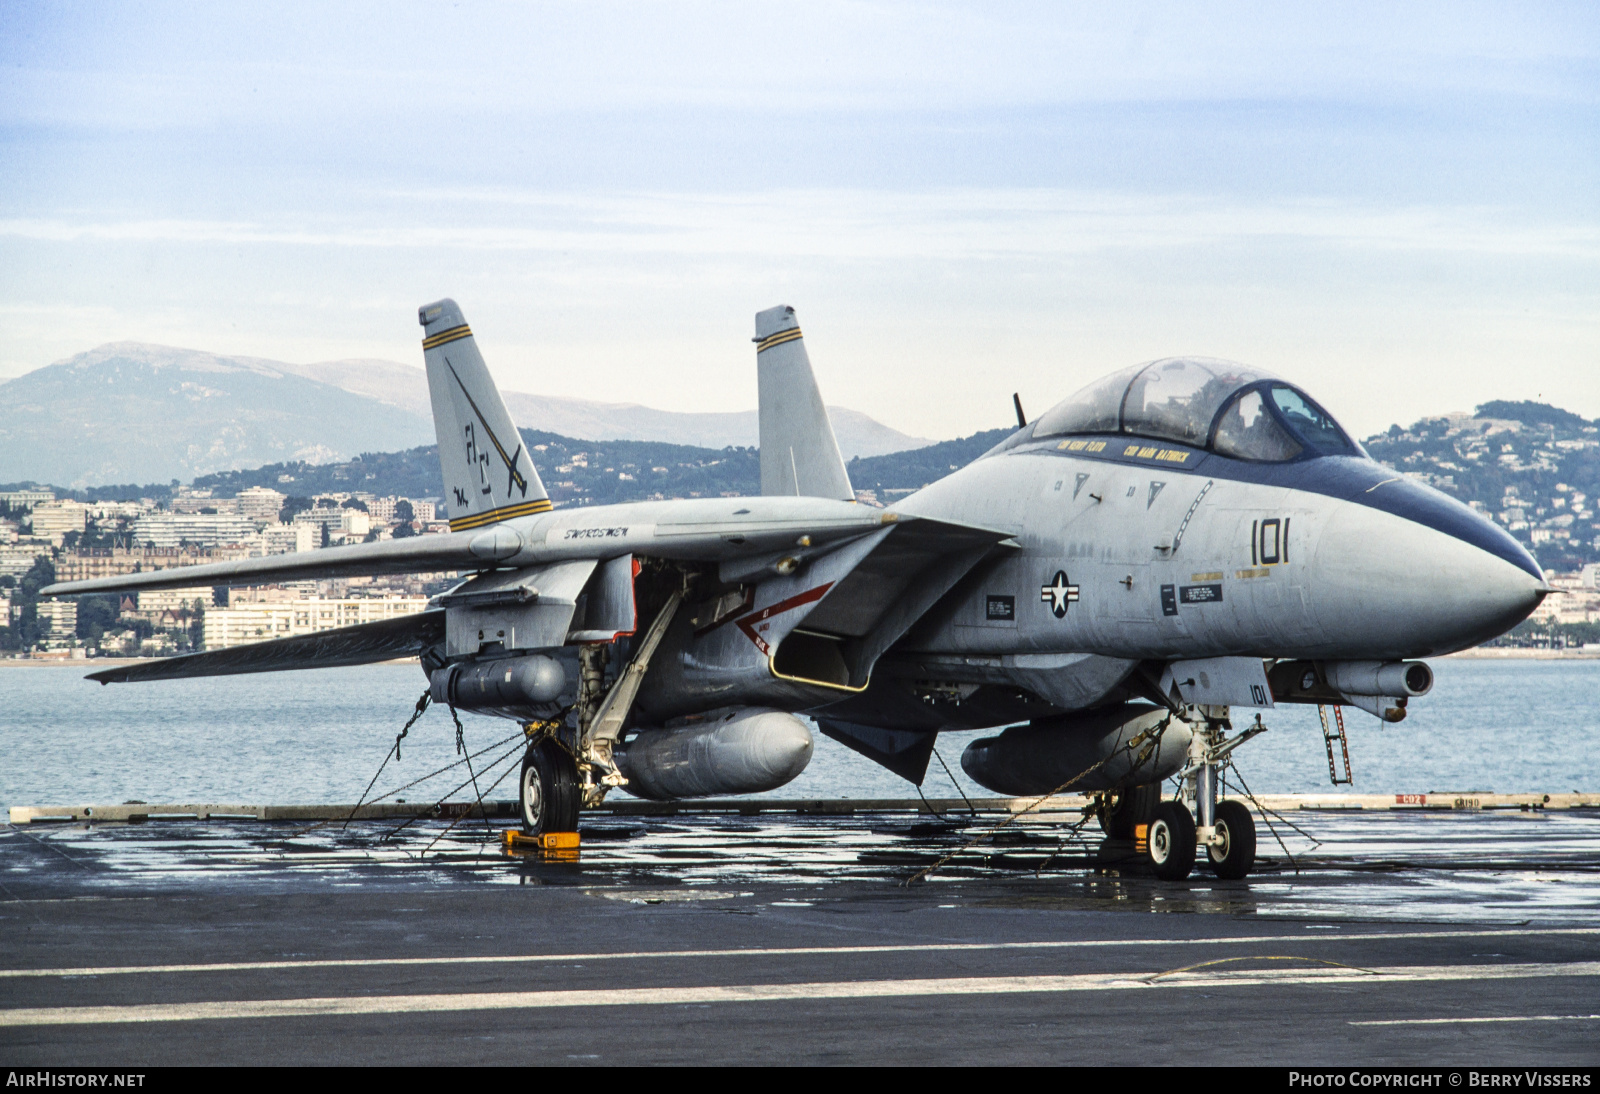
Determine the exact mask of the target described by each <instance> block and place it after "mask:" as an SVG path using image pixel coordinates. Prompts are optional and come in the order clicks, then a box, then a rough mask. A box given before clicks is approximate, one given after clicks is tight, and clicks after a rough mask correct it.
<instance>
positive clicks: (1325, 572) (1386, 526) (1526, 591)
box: [1311, 498, 1550, 658]
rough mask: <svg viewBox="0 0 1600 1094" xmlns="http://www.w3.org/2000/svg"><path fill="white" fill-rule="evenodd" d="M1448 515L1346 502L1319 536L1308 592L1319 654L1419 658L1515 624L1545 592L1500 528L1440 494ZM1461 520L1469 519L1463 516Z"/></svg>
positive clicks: (1495, 634) (1539, 576) (1526, 560)
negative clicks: (1324, 648) (1320, 639)
mask: <svg viewBox="0 0 1600 1094" xmlns="http://www.w3.org/2000/svg"><path fill="white" fill-rule="evenodd" d="M1439 500H1441V501H1447V502H1448V504H1449V505H1450V506H1451V507H1452V511H1450V512H1448V513H1446V514H1445V515H1447V516H1448V517H1450V520H1449V521H1443V520H1439V519H1433V520H1430V522H1429V523H1430V524H1432V525H1439V524H1444V525H1445V527H1443V528H1440V527H1437V526H1434V527H1430V526H1429V524H1424V523H1422V522H1421V521H1419V520H1416V519H1408V518H1407V517H1404V516H1400V515H1398V514H1395V513H1392V512H1384V511H1382V510H1379V509H1376V508H1372V507H1369V506H1366V505H1361V504H1350V503H1347V504H1345V505H1343V506H1341V507H1340V508H1339V509H1338V510H1337V511H1336V512H1335V513H1334V514H1333V515H1332V517H1331V518H1330V519H1329V521H1328V524H1327V525H1326V526H1325V528H1324V530H1323V534H1322V536H1321V538H1320V540H1319V543H1318V547H1317V554H1316V560H1315V565H1314V567H1313V572H1314V574H1315V578H1314V581H1313V588H1312V591H1311V595H1312V599H1313V602H1314V603H1315V605H1316V615H1317V618H1318V622H1319V624H1320V629H1321V631H1322V634H1323V636H1324V638H1325V639H1326V640H1328V644H1329V646H1330V647H1337V648H1330V649H1329V650H1328V652H1326V653H1325V654H1323V656H1327V657H1396V658H1405V657H1426V656H1430V655H1436V654H1442V653H1450V652H1453V651H1455V650H1462V649H1467V648H1469V647H1472V646H1476V645H1479V644H1480V643H1483V642H1487V641H1488V640H1489V639H1491V638H1496V637H1498V636H1499V635H1502V634H1504V633H1505V632H1506V631H1508V630H1510V629H1511V628H1512V627H1515V626H1516V625H1517V624H1518V623H1520V622H1522V621H1523V620H1524V619H1526V618H1527V617H1528V614H1529V613H1530V612H1532V611H1533V609H1534V608H1536V607H1538V606H1539V602H1540V601H1542V600H1543V599H1544V597H1545V595H1546V594H1547V593H1548V592H1549V591H1550V590H1549V586H1548V585H1547V584H1546V583H1545V580H1544V576H1543V574H1542V573H1540V571H1539V567H1538V565H1537V563H1535V562H1534V561H1533V559H1532V558H1531V557H1529V556H1528V554H1527V552H1526V551H1524V550H1523V549H1522V548H1521V546H1520V545H1519V544H1517V543H1516V541H1515V540H1513V539H1511V537H1510V536H1509V535H1507V534H1506V533H1505V532H1503V531H1502V530H1500V529H1499V528H1497V527H1495V526H1494V525H1492V524H1490V523H1489V522H1488V521H1485V520H1484V519H1483V518H1482V517H1480V516H1478V514H1476V513H1473V512H1472V511H1471V510H1468V509H1466V507H1465V506H1461V505H1459V504H1458V503H1456V502H1454V501H1449V499H1444V498H1440V499H1439ZM1469 521H1470V523H1469Z"/></svg>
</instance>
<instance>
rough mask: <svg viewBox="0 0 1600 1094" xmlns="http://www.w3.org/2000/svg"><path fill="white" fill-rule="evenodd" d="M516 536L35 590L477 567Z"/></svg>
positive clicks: (458, 536) (451, 535)
mask: <svg viewBox="0 0 1600 1094" xmlns="http://www.w3.org/2000/svg"><path fill="white" fill-rule="evenodd" d="M521 547H522V541H521V540H520V539H518V538H517V536H516V535H515V534H514V533H512V532H510V531H508V530H506V529H498V528H497V529H486V530H484V531H481V532H448V533H444V534H442V535H429V536H412V537H410V538H409V539H390V540H382V541H380V542H377V543H355V544H352V545H350V546H349V547H327V548H324V549H322V550H320V551H299V552H296V553H293V554H286V555H266V556H264V557H262V558H242V559H239V560H238V561H236V562H211V563H207V564H206V565H204V566H174V567H172V568H171V569H167V570H150V571H147V572H145V573H138V574H122V575H119V576H117V577H97V578H94V579H92V580H90V581H63V582H59V583H57V584H55V585H47V586H45V587H44V588H43V589H41V590H39V595H41V596H81V595H84V594H87V593H120V592H132V591H135V590H138V589H187V588H190V587H192V586H195V585H270V584H273V583H274V582H279V581H312V580H318V579H321V578H330V577H367V576H371V575H375V574H421V573H437V572H441V571H445V570H481V569H485V568H487V567H489V566H492V565H494V563H495V562H496V561H498V560H500V559H504V558H509V557H511V556H512V555H514V554H516V553H517V551H519V550H520V549H521Z"/></svg>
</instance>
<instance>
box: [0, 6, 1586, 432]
mask: <svg viewBox="0 0 1600 1094" xmlns="http://www.w3.org/2000/svg"><path fill="white" fill-rule="evenodd" d="M4 10H5V12H6V17H7V31H6V34H5V35H4V36H3V37H0V379H3V378H6V377H11V376H17V375H21V374H22V373H25V372H28V371H30V370H32V369H35V368H38V367H41V366H43V365H46V364H49V363H51V362H53V361H56V360H59V359H62V358H65V357H68V356H70V355H72V354H74V353H78V352H81V351H83V350H86V349H89V348H91V347H93V346H96V345H99V344H101V343H104V342H111V341H121V340H136V341H145V342H157V343H164V344H168V345H177V346H186V347H191V348H197V349H203V350H209V351H212V352H217V353H226V354H238V355H247V356H256V357H267V358H275V359H280V360H289V361H297V362H311V361H319V360H331V359H339V358H351V357H374V358H385V359H389V360H396V361H403V362H408V363H412V364H416V365H418V366H420V364H421V357H422V355H421V348H420V344H419V341H418V339H419V334H420V328H419V327H418V326H417V325H416V318H415V316H416V308H417V307H418V305H420V304H423V303H426V302H429V301H432V300H435V299H438V298H439V297H443V296H450V297H454V298H455V299H456V300H457V301H459V302H460V304H461V305H462V308H463V310H464V311H465V313H466V315H467V317H468V319H469V321H470V322H471V324H472V326H473V329H474V331H475V333H476V334H477V335H478V340H479V344H480V347H481V348H482V349H483V350H484V353H485V356H486V358H487V359H488V362H489V365H490V368H491V370H492V371H493V372H494V374H495V375H496V377H497V378H498V380H499V382H500V383H501V385H502V386H503V387H506V388H507V389H514V390H521V391H530V392H535V393H539V394H546V395H564V396H574V397H580V398H589V399H598V400H604V401H615V402H638V403H644V404H647V405H650V406H656V407H660V408H664V409H670V410H738V409H746V408H749V407H753V406H754V404H755V369H754V353H753V347H752V346H751V344H750V336H751V333H752V330H753V314H754V313H755V312H756V311H758V310H761V309H763V308H766V307H769V306H771V305H773V304H777V303H787V304H791V305H793V306H794V307H795V308H796V309H797V311H798V314H799V317H800V320H801V324H802V327H803V329H804V330H805V331H806V336H807V337H806V342H807V346H808V348H809V350H810V353H811V358H812V362H813V365H814V368H815V370H816V373H817V376H818V379H819V382H820V383H821V385H822V388H823V392H824V395H825V397H826V398H827V400H828V401H829V402H830V403H834V404H839V405H844V406H850V407H853V408H856V409H858V410H862V411H865V412H866V413H869V414H871V415H873V416H874V417H877V418H878V419H880V420H881V421H884V422H885V423H887V424H889V425H892V426H894V427H896V428H898V429H901V430H903V431H905V432H907V433H910V434H913V435H918V436H925V437H948V436H956V435H962V434H966V433H971V432H973V431H975V430H979V429H986V428H992V427H994V426H997V425H1003V424H1005V423H1006V422H1007V421H1008V420H1010V419H1011V415H1012V412H1011V407H1010V398H1011V393H1012V392H1013V391H1016V392H1019V393H1020V395H1021V398H1022V401H1023V405H1024V407H1025V408H1026V409H1027V411H1028V413H1029V414H1030V416H1031V415H1035V414H1038V413H1041V412H1042V411H1043V410H1045V409H1046V408H1047V407H1048V406H1049V405H1050V404H1052V403H1054V402H1056V401H1057V400H1059V399H1061V398H1064V397H1066V396H1067V395H1069V394H1071V393H1072V392H1073V391H1075V390H1077V389H1078V388H1080V387H1082V386H1084V385H1085V384H1088V383H1090V382H1091V381H1093V380H1094V379H1095V378H1096V377H1097V376H1099V375H1101V374H1104V373H1107V372H1110V371H1112V370H1115V369H1118V368H1122V367H1124V366H1126V365H1129V364H1132V363H1134V362H1137V361H1142V360H1149V359H1152V358H1156V357H1162V356H1169V355H1175V354H1185V353H1193V354H1201V355H1206V356H1213V357H1224V358H1232V359H1235V360H1240V361H1244V362H1247V363H1249V364H1251V365H1254V366H1256V367H1258V368H1263V369H1268V370H1271V371H1274V372H1277V373H1279V374H1280V375H1283V376H1286V377H1288V378H1289V379H1291V380H1293V381H1296V382H1298V383H1300V384H1301V385H1302V386H1304V387H1306V388H1307V389H1308V390H1309V391H1310V392H1311V393H1312V394H1313V395H1314V396H1316V397H1317V398H1318V399H1320V400H1321V401H1322V402H1324V403H1325V404H1326V405H1327V406H1328V408H1329V409H1330V410H1331V411H1332V412H1333V413H1334V414H1335V415H1336V416H1338V417H1339V418H1341V419H1342V420H1343V421H1344V422H1345V423H1346V424H1347V425H1348V426H1349V427H1350V428H1351V429H1352V430H1353V431H1356V432H1358V433H1360V434H1366V433H1370V432H1375V431H1377V430H1379V429H1382V428H1386V427H1387V426H1388V425H1389V424H1390V423H1391V422H1400V423H1402V424H1404V423H1409V422H1411V421H1413V420H1415V419H1416V418H1418V417H1421V416H1423V415H1425V414H1434V413H1443V412H1446V411H1452V410H1469V409H1471V408H1472V407H1473V406H1474V405H1476V404H1477V403H1479V402H1482V401H1485V400H1488V399H1493V398H1508V399H1539V400H1543V401H1549V402H1553V403H1555V404H1557V405H1560V406H1564V407H1567V408H1569V409H1572V410H1576V411H1578V412H1579V413H1582V414H1584V415H1585V416H1588V417H1596V416H1600V110H1597V99H1600V9H1597V8H1596V7H1595V6H1594V5H1592V4H1582V3H1578V4H1528V3H1521V4H1473V3H1461V2H1455V3H1448V4H1429V3H1414V4H1405V5H1395V4H1391V3H1373V4H1318V5H1309V4H1267V3H1206V4H1198V3H1195V4H1163V3H1153V4H1142V3H1126V4H1115V5H1111V4H1104V3H1095V4H1078V5H1073V4H1066V3H1046V4H1004V3H985V4H964V5H944V4H900V3H837V2H825V0H811V2H808V3H804V4H795V5H784V4H765V5H756V4H749V3H738V4H726V5H722V4H713V3H703V4H692V5H691V4H682V5H669V4H662V3H643V4H607V3H595V2H585V3H574V4H563V3H552V4H535V3H526V4H515V5H504V6H502V5H495V4H471V3H462V4H421V5H408V4H403V3H395V2H386V3H382V4H372V5H358V4H340V3H318V4H305V5H299V4H262V5H241V4H234V5H218V4H193V5H165V4H160V3H144V4H138V5H125V6H113V5H102V4H88V3H84V4H73V3H50V4H43V3H41V4H32V3H26V2H19V0H8V3H7V4H6V5H5V8H4ZM519 424H521V425H524V426H530V427H537V426H538V425H539V423H537V422H522V423H519Z"/></svg>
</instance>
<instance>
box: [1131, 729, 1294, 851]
mask: <svg viewBox="0 0 1600 1094" xmlns="http://www.w3.org/2000/svg"><path fill="white" fill-rule="evenodd" d="M1192 709H1194V711H1195V713H1196V715H1198V716H1199V717H1200V718H1203V719H1204V728H1203V729H1202V728H1199V727H1197V731H1196V732H1195V734H1194V736H1193V737H1192V738H1191V740H1190V743H1189V763H1188V766H1187V767H1185V768H1184V770H1183V771H1181V772H1179V774H1178V778H1180V779H1181V780H1182V781H1183V793H1182V797H1181V799H1178V800H1171V801H1164V802H1162V803H1161V804H1160V805H1159V806H1157V807H1156V809H1155V812H1154V813H1153V814H1152V816H1151V819H1150V823H1149V825H1148V826H1147V827H1146V828H1145V834H1144V837H1143V838H1142V839H1141V840H1140V850H1142V851H1143V852H1144V853H1145V855H1146V856H1147V857H1148V859H1149V863H1150V866H1151V868H1152V870H1153V871H1154V872H1155V875H1156V876H1157V877H1159V878H1161V879H1162V880H1164V881H1179V880H1182V879H1183V878H1186V877H1188V876H1189V874H1190V872H1191V871H1192V870H1193V869H1194V864H1195V859H1196V857H1197V855H1198V850H1199V848H1200V847H1204V848H1205V851H1206V865H1207V866H1208V867H1210V869H1211V872H1212V873H1213V874H1215V875H1216V876H1217V877H1219V878H1223V879H1226V880H1237V879H1239V878H1243V877H1247V876H1248V875H1249V873H1250V871H1251V870H1252V869H1253V868H1254V867H1255V863H1256V825H1255V818H1254V817H1252V816H1251V815H1250V810H1249V808H1248V807H1246V806H1245V804H1244V803H1243V802H1240V801H1234V800H1231V799H1230V800H1226V801H1218V800H1217V799H1218V789H1219V787H1218V784H1219V782H1220V780H1221V774H1222V770H1223V768H1224V767H1225V766H1226V764H1227V761H1228V757H1229V756H1230V755H1231V754H1232V753H1233V750H1234V749H1236V748H1238V747H1239V746H1240V745H1242V744H1244V743H1245V742H1246V741H1248V740H1250V738H1252V737H1254V736H1256V735H1257V734H1260V733H1265V732H1266V730H1267V727H1266V726H1264V725H1262V724H1261V718H1260V716H1259V715H1258V716H1257V717H1256V720H1255V724H1254V725H1252V726H1250V727H1249V728H1248V729H1246V730H1245V731H1244V732H1243V733H1241V734H1239V735H1238V736H1237V737H1233V738H1228V737H1227V733H1226V730H1227V729H1228V728H1229V723H1228V711H1227V708H1226V707H1220V708H1219V707H1199V708H1192ZM1190 803H1193V809H1194V812H1193V815H1191V814H1190Z"/></svg>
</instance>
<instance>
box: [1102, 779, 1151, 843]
mask: <svg viewBox="0 0 1600 1094" xmlns="http://www.w3.org/2000/svg"><path fill="white" fill-rule="evenodd" d="M1103 802H1104V804H1103V805H1102V806H1101V809H1100V828H1101V830H1102V831H1104V832H1105V834H1106V836H1107V837H1108V838H1110V839H1132V838H1133V835H1134V833H1133V830H1134V829H1135V828H1137V827H1138V826H1139V825H1141V824H1149V823H1150V819H1151V818H1152V817H1154V816H1155V812H1156V806H1157V805H1159V804H1160V802H1161V784H1160V783H1145V784H1144V785H1142V786H1130V787H1128V788H1127V789H1125V790H1108V791H1106V794H1105V798H1104V799H1103Z"/></svg>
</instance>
